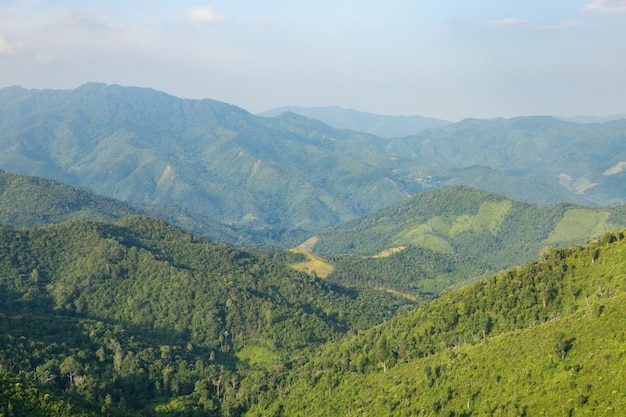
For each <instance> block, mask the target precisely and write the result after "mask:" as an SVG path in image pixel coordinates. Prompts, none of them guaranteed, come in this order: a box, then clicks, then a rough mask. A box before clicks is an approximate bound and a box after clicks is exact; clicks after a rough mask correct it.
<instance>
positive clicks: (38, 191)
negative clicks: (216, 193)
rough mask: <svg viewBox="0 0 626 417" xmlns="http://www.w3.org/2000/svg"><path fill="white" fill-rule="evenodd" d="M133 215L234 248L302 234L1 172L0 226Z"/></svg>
mask: <svg viewBox="0 0 626 417" xmlns="http://www.w3.org/2000/svg"><path fill="white" fill-rule="evenodd" d="M129 214H140V215H149V216H153V217H159V218H162V219H164V220H166V221H168V222H169V223H172V224H174V225H176V226H178V227H181V228H183V229H185V230H188V231H190V232H193V233H195V234H198V235H201V236H203V237H205V238H207V239H209V240H211V241H214V242H221V243H226V244H229V245H234V246H255V245H259V244H271V245H276V244H278V243H281V244H285V245H289V244H295V243H296V242H297V241H298V239H302V236H303V233H304V232H302V231H295V230H287V229H274V230H270V231H268V230H264V231H258V230H253V229H252V230H250V229H245V228H241V227H234V226H232V225H226V224H223V223H219V222H217V221H214V220H211V219H209V218H207V217H206V216H203V215H202V214H199V213H195V212H194V211H192V210H190V209H186V208H184V207H177V206H155V205H142V206H140V207H139V206H133V205H130V204H127V203H123V202H121V201H119V200H115V199H112V198H107V197H103V196H100V195H97V194H94V193H92V192H90V191H89V190H87V189H85V188H81V187H75V186H71V185H67V184H64V183H61V182H58V181H54V180H50V179H47V178H42V177H31V176H27V175H20V174H12V173H8V172H3V171H0V225H1V224H5V225H9V226H13V227H41V226H47V225H51V224H57V223H62V222H66V221H70V220H95V221H103V222H114V221H116V220H119V219H120V218H122V217H124V216H127V215H129Z"/></svg>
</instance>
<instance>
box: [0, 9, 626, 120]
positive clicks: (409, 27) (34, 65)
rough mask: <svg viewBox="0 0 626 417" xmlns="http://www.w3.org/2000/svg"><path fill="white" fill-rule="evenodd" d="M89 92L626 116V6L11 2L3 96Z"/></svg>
mask: <svg viewBox="0 0 626 417" xmlns="http://www.w3.org/2000/svg"><path fill="white" fill-rule="evenodd" d="M89 81H99V82H104V83H107V84H121V85H133V86H143V87H151V88H154V89H157V90H162V91H165V92H168V93H170V94H173V95H176V96H179V97H188V98H212V99H216V100H220V101H225V102H228V103H232V104H236V105H238V106H240V107H243V108H245V109H247V110H249V111H251V112H253V113H256V112H260V111H263V110H269V109H270V108H274V107H279V106H285V105H301V106H325V105H338V106H342V107H346V108H353V109H357V110H363V111H370V112H374V113H382V114H407V115H408V114H420V115H424V116H431V117H439V118H445V119H449V120H459V119H462V118H465V117H477V118H490V117H511V116H517V115H530V114H551V115H558V116H572V115H579V114H586V115H598V116H605V115H609V114H615V113H626V0H475V1H470V0H441V1H435V0H429V1H426V0H424V1H421V0H385V1H383V0H377V1H373V0H358V1H357V0H333V1H327V0H317V1H306V2H305V1H298V0H290V1H284V0H268V1H260V0H257V1H255V0H249V1H243V0H229V1H219V0H215V1H208V2H203V1H193V2H190V1H172V0H167V1H166V0H162V1H154V0H153V1H133V0H126V1H115V0H107V1H95V0H83V1H78V0H53V1H52V0H51V1H44V0H24V1H19V0H0V87H5V86H9V85H21V86H23V87H26V88H74V87H77V86H79V85H81V84H83V83H85V82H89Z"/></svg>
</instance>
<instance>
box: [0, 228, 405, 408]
mask: <svg viewBox="0 0 626 417" xmlns="http://www.w3.org/2000/svg"><path fill="white" fill-rule="evenodd" d="M299 260H300V256H298V255H294V254H289V253H285V252H250V251H242V250H236V249H232V248H229V247H226V246H221V245H214V244H211V243H209V242H207V241H205V240H203V239H200V238H198V237H196V236H193V235H190V234H187V233H184V232H182V231H180V230H179V229H176V228H174V227H172V226H170V225H168V224H167V223H165V222H163V221H160V220H155V219H149V218H144V217H126V218H123V219H121V220H120V221H118V222H117V223H115V224H113V225H111V224H103V223H95V222H85V221H74V222H69V223H62V224H59V225H55V226H50V227H46V228H40V229H23V228H22V229H12V228H10V227H7V226H3V227H2V228H0V370H4V371H10V372H13V373H15V374H19V376H20V377H22V378H26V379H29V380H31V381H34V382H35V383H37V384H40V385H43V386H45V387H47V388H49V389H55V390H57V391H58V390H61V391H64V392H65V393H67V394H72V395H77V396H78V398H80V399H81V400H85V401H90V402H93V403H95V404H97V406H96V409H100V408H102V409H104V410H108V411H111V412H118V411H119V412H126V411H128V412H132V413H134V412H142V413H144V414H147V415H169V414H167V413H168V412H175V411H176V412H178V411H180V410H187V411H189V412H192V411H194V410H195V412H198V413H200V412H205V413H208V414H209V415H210V414H211V413H218V412H220V413H222V412H223V414H224V415H228V414H229V413H231V412H234V411H235V410H237V409H241V408H245V407H246V405H247V404H248V403H249V401H251V399H252V398H253V397H257V396H262V395H264V394H263V393H264V392H266V391H268V390H271V389H272V387H273V386H274V384H275V382H273V381H275V380H279V379H280V378H281V369H283V368H285V366H286V365H285V364H288V363H289V361H290V360H291V359H290V358H291V357H292V356H298V355H300V356H301V355H304V354H305V353H306V352H307V351H308V350H309V349H311V348H313V347H315V346H316V345H319V344H320V343H323V342H327V341H329V340H332V339H335V338H338V337H341V336H342V335H344V334H346V333H347V332H349V331H356V330H358V329H365V328H369V327H371V326H373V325H374V324H377V323H380V322H382V321H384V320H387V319H389V318H390V317H392V316H393V315H395V314H396V312H397V310H398V309H405V308H407V307H410V306H411V305H412V302H411V301H408V300H405V299H401V298H397V297H395V296H393V295H391V294H387V293H384V292H380V291H376V290H368V289H359V288H354V287H342V286H338V285H331V284H329V283H326V282H324V281H322V280H320V279H316V278H312V277H310V276H308V275H306V274H302V273H299V272H297V271H295V270H294V269H293V268H291V267H289V265H288V264H290V263H295V262H298V261H299ZM4 389H9V388H6V387H5V388H4ZM18 391H19V390H18ZM32 397H33V398H35V399H36V398H39V397H38V396H37V395H35V394H33V395H32ZM0 406H2V404H1V403H0ZM7 406H8V405H7ZM177 410H178V411H177ZM219 410H221V411H219ZM108 411H107V412H108Z"/></svg>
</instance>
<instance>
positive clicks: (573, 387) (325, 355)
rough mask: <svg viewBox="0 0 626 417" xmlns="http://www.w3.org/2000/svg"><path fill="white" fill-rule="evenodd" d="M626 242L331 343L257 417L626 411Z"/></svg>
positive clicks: (531, 269) (604, 243) (559, 252)
mask: <svg viewBox="0 0 626 417" xmlns="http://www.w3.org/2000/svg"><path fill="white" fill-rule="evenodd" d="M625 254H626V240H625V239H624V234H623V233H613V234H607V235H605V236H603V237H602V238H601V239H600V240H598V241H594V242H592V243H590V244H589V245H587V246H581V247H572V248H569V249H551V250H546V251H545V252H544V255H543V258H542V259H541V260H540V261H538V262H532V263H529V264H528V265H526V266H525V267H523V268H516V269H513V270H510V271H507V272H505V273H502V274H500V275H497V276H494V277H492V278H490V279H488V280H486V281H484V282H479V283H476V284H474V285H472V286H470V287H467V288H464V289H462V290H459V291H455V292H449V293H447V294H445V295H444V296H442V297H441V298H440V299H439V300H436V301H433V302H432V303H429V304H425V305H422V306H421V307H418V308H417V309H416V310H414V311H412V312H410V313H408V314H407V315H405V316H402V317H399V318H397V319H394V320H392V321H390V322H388V323H385V324H383V325H381V326H378V327H376V328H374V329H372V330H368V331H365V332H361V333H359V334H358V335H357V336H355V337H353V338H351V339H348V340H346V341H343V342H340V343H333V344H330V345H328V346H325V347H324V348H323V349H322V350H321V351H320V352H319V353H318V354H317V355H316V356H314V357H313V358H312V359H310V360H308V361H307V362H306V363H302V365H301V366H300V367H297V368H295V369H294V370H293V371H292V376H291V378H290V379H289V381H290V382H289V384H288V385H285V386H284V388H283V389H284V390H283V391H281V394H280V395H277V396H275V397H274V399H273V400H272V401H269V402H261V403H260V404H259V405H258V406H256V407H253V409H252V410H251V412H250V413H249V414H248V415H285V416H314V415H317V416H322V415H345V416H357V415H358V416H363V415H371V416H378V415H398V416H408V415H445V416H452V415H455V416H461V415H529V416H530V415H621V414H622V413H623V411H624V410H626V395H625V393H626V383H625V381H626V380H625V379H624V378H623V375H622V372H623V369H624V366H626V355H625V354H624V344H625V343H626V333H625V332H624V329H625V328H626V327H625V326H626V321H625V319H624V317H626V279H625V278H626V257H625Z"/></svg>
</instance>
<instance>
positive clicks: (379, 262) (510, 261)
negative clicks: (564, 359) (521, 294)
mask: <svg viewBox="0 0 626 417" xmlns="http://www.w3.org/2000/svg"><path fill="white" fill-rule="evenodd" d="M624 227H626V205H624V204H622V205H614V206H595V207H582V206H575V205H571V204H556V205H552V206H548V207H541V206H536V205H532V204H527V203H521V202H517V201H513V200H510V199H507V198H505V197H503V196H501V195H498V194H493V193H487V192H485V191H480V190H477V189H475V188H469V187H461V186H456V187H444V188H439V189H436V190H432V191H428V192H424V193H420V194H418V195H415V196H413V197H411V198H410V199H407V200H405V201H402V202H400V203H397V204H395V205H392V206H390V207H387V208H385V209H382V210H379V211H377V212H374V213H372V214H370V215H368V216H365V217H362V218H360V219H357V220H353V221H350V222H346V223H343V224H341V225H338V226H336V227H334V228H332V229H329V230H328V231H325V232H324V233H320V234H319V235H316V236H315V237H314V238H311V239H310V240H309V241H307V242H306V243H305V244H304V245H303V246H306V247H307V248H309V249H310V250H312V251H313V252H314V253H317V254H319V255H322V256H324V257H326V258H328V259H330V260H331V261H332V262H333V263H334V264H335V270H334V272H333V274H332V275H330V276H329V279H331V280H334V281H337V282H351V283H360V284H362V285H363V284H366V283H367V284H369V285H372V286H384V287H388V288H393V289H395V290H398V291H403V292H409V293H410V292H412V291H435V292H438V291H441V290H442V289H444V288H446V287H449V286H450V285H452V284H454V283H456V282H460V281H465V280H467V279H468V278H474V277H477V276H479V275H481V274H483V273H485V272H495V271H498V270H502V269H505V268H510V267H513V266H516V265H521V264H523V263H525V262H526V261H528V260H531V259H536V258H537V257H538V256H539V253H540V251H541V250H542V249H543V248H544V247H546V246H569V245H570V244H571V243H572V242H576V243H582V242H584V240H585V239H587V238H589V237H597V236H600V235H602V234H604V233H605V232H607V231H612V230H616V229H619V228H624Z"/></svg>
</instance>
